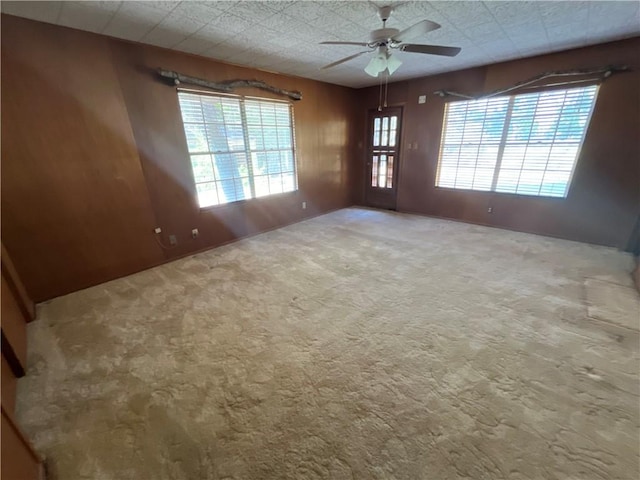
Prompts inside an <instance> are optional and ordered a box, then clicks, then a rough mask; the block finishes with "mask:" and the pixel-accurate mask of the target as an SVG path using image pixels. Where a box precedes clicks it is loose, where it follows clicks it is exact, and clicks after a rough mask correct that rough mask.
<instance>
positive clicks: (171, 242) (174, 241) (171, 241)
mask: <svg viewBox="0 0 640 480" xmlns="http://www.w3.org/2000/svg"><path fill="white" fill-rule="evenodd" d="M177 244H178V239H177V238H176V236H175V235H169V245H177Z"/></svg>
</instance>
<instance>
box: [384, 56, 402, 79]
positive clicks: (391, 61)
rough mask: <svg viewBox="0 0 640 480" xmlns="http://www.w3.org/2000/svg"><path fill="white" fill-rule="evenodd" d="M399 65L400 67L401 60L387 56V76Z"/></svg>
mask: <svg viewBox="0 0 640 480" xmlns="http://www.w3.org/2000/svg"><path fill="white" fill-rule="evenodd" d="M400 65H402V60H400V59H399V58H398V57H397V56H394V55H391V54H389V56H388V57H387V70H389V75H392V74H393V72H395V71H396V70H397V69H398V68H399V67H400Z"/></svg>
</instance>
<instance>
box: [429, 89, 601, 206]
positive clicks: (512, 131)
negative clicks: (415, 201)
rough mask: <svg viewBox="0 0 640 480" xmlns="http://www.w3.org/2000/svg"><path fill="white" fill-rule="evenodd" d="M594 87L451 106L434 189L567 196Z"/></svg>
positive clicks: (590, 106)
mask: <svg viewBox="0 0 640 480" xmlns="http://www.w3.org/2000/svg"><path fill="white" fill-rule="evenodd" d="M596 93H597V86H588V87H582V88H572V89H568V90H553V91H546V92H539V93H528V94H522V95H514V96H508V97H496V98H492V99H485V100H474V101H465V102H455V103H450V104H449V105H448V106H447V109H446V112H445V120H444V128H443V137H442V144H441V147H440V159H439V163H438V175H437V179H436V186H438V187H448V188H460V189H471V190H485V191H496V192H504V193H514V194H521V195H537V196H550V197H566V195H567V192H568V188H569V184H570V182H571V176H572V174H573V170H574V168H575V164H576V161H577V158H578V154H579V151H580V147H581V145H582V141H583V139H584V135H585V132H586V129H587V126H588V123H589V118H590V116H591V112H592V110H593V105H594V103H595V98H596Z"/></svg>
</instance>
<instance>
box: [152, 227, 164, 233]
mask: <svg viewBox="0 0 640 480" xmlns="http://www.w3.org/2000/svg"><path fill="white" fill-rule="evenodd" d="M153 231H154V232H156V233H162V229H161V228H160V227H156V228H155V229H154V230H153Z"/></svg>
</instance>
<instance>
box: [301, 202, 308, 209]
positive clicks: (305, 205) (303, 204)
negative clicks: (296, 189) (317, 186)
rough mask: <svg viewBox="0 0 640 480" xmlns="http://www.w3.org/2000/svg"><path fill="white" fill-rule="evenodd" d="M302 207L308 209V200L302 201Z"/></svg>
mask: <svg viewBox="0 0 640 480" xmlns="http://www.w3.org/2000/svg"><path fill="white" fill-rule="evenodd" d="M302 209H303V210H306V209H307V202H302Z"/></svg>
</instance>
